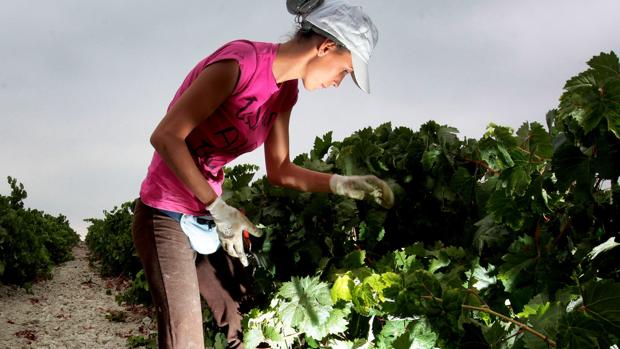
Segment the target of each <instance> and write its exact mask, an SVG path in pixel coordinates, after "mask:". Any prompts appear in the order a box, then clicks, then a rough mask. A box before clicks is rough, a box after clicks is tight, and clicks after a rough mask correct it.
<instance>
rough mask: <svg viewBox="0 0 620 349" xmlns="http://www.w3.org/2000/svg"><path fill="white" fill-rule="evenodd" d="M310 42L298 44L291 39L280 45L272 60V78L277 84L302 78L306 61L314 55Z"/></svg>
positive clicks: (313, 46)
mask: <svg viewBox="0 0 620 349" xmlns="http://www.w3.org/2000/svg"><path fill="white" fill-rule="evenodd" d="M314 48H315V45H314V42H313V41H312V40H308V41H305V42H300V41H299V40H295V39H291V40H289V41H287V42H285V43H282V44H280V46H279V48H278V52H276V58H275V59H274V60H273V66H272V68H271V69H272V71H273V76H274V77H275V79H276V82H277V83H278V84H280V83H282V82H284V81H288V80H294V79H299V78H301V77H302V76H304V74H305V71H306V65H307V63H308V61H309V60H310V59H311V58H312V57H313V56H314V55H315V54H316V52H314V51H313V50H314Z"/></svg>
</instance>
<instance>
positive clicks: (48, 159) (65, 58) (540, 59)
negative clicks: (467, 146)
mask: <svg viewBox="0 0 620 349" xmlns="http://www.w3.org/2000/svg"><path fill="white" fill-rule="evenodd" d="M0 1H1V8H2V10H1V11H0V66H1V68H0V106H1V113H0V176H1V177H2V178H0V193H2V194H3V195H7V194H8V193H9V186H8V183H7V182H6V180H5V178H6V176H9V175H10V176H13V177H16V178H17V179H18V180H19V181H20V182H22V183H23V184H24V185H25V187H26V190H27V191H28V199H27V200H26V206H28V207H32V208H37V209H41V210H44V211H46V212H49V213H51V214H59V213H62V214H64V215H65V216H67V217H68V218H69V220H70V223H71V225H72V227H73V228H74V229H76V230H77V231H78V232H79V233H80V234H84V233H85V232H86V227H87V223H85V222H83V219H85V218H89V217H103V210H111V209H112V208H113V207H114V206H115V205H119V204H121V203H122V202H125V201H128V200H132V199H134V198H136V197H137V196H138V192H139V187H140V183H141V181H142V179H143V178H144V176H145V174H146V169H147V166H148V164H149V162H150V159H151V156H152V151H153V149H152V148H151V146H150V144H149V141H148V139H149V136H150V134H151V132H152V130H153V129H154V127H155V126H156V124H157V123H158V122H159V120H160V119H161V118H162V117H163V115H164V113H165V110H166V107H167V106H168V103H169V102H170V100H171V98H172V96H173V95H174V93H175V92H176V90H177V88H178V87H179V85H180V83H181V82H182V81H183V79H184V78H185V76H186V74H187V73H188V72H189V70H190V69H191V68H192V67H193V66H194V65H195V64H196V63H197V62H198V61H199V60H201V59H202V58H204V57H205V56H207V55H209V54H210V53H211V52H212V51H213V50H215V49H216V48H218V47H219V46H221V45H222V44H223V43H225V42H227V41H230V40H234V39H240V38H245V39H250V40H256V41H269V42H284V41H286V40H287V38H288V36H289V35H291V34H292V33H293V17H292V16H291V15H289V14H288V13H287V12H286V7H285V1H284V0H263V1H256V0H252V1H250V0H246V1H237V0H210V1H207V0H200V1H199V0H193V1H174V2H173V1H153V0H149V1H146V0H140V1H137V0H122V1H120V0H106V1H83V0H56V1H31V0H20V1H8V0H0ZM327 1H329V0H327ZM352 2H354V3H358V4H361V5H362V6H363V7H364V9H365V10H366V12H367V13H368V14H369V15H370V16H371V18H372V19H373V21H374V22H375V24H376V25H377V27H378V28H379V43H378V45H377V47H376V49H375V51H374V54H373V57H372V59H371V62H370V77H371V89H372V94H371V95H366V94H364V93H363V92H362V91H361V90H359V89H357V88H356V87H355V86H354V84H353V82H352V81H351V80H350V78H347V81H345V82H343V84H341V86H340V88H338V89H333V88H331V89H328V90H323V91H315V92H308V91H305V90H304V89H303V86H302V85H301V84H300V99H299V101H298V103H297V105H296V106H295V108H294V110H293V114H292V119H291V130H290V134H291V136H290V143H291V154H292V155H293V156H294V155H296V154H299V153H301V152H307V151H309V150H310V148H311V146H312V142H313V140H314V137H315V136H317V135H322V134H324V133H325V132H327V131H330V130H333V131H334V137H335V139H342V138H343V137H345V136H347V135H349V134H351V133H352V132H354V131H356V130H358V129H360V128H363V127H366V126H373V127H374V126H378V125H379V124H381V123H384V122H387V121H391V122H392V124H393V125H394V126H407V127H411V128H413V129H417V128H418V127H419V125H421V124H422V123H424V122H426V121H428V120H431V119H432V120H435V121H437V122H439V123H441V124H448V125H450V126H454V127H456V128H458V129H459V130H460V132H461V136H466V137H475V138H479V137H480V136H481V135H482V134H483V133H484V131H485V128H486V125H487V124H488V123H489V122H495V123H498V124H502V125H507V126H511V127H514V128H517V127H518V126H519V125H521V124H522V123H523V122H524V121H539V122H543V124H544V117H545V113H546V112H547V111H548V110H549V109H551V108H553V107H555V106H556V105H557V102H558V97H559V96H560V94H561V92H562V87H563V85H564V82H565V81H566V80H567V79H568V78H570V77H571V76H573V75H575V74H576V73H578V72H581V71H583V70H584V69H585V68H586V65H585V62H586V61H587V60H588V59H589V58H590V57H592V56H593V55H595V54H598V53H599V52H601V51H605V52H609V51H611V50H613V51H615V52H616V53H619V51H620V1H618V0H591V1H586V0H550V1H543V0H521V1H514V0H512V1H497V0H477V1H456V0H454V1H433V0H427V1H413V0H399V1H395V0H394V1H392V0H389V1H386V0H383V1H379V0H357V1H355V0H352ZM241 162H252V163H256V164H258V165H259V166H261V167H263V165H264V155H263V150H262V147H261V148H259V149H257V150H255V151H254V152H252V153H250V154H246V155H244V156H242V157H241V158H239V159H238V160H237V161H235V162H234V163H241ZM262 173H264V172H262Z"/></svg>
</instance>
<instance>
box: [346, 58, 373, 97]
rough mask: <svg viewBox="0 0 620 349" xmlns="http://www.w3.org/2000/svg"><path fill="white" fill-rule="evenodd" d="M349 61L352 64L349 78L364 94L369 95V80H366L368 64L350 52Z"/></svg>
mask: <svg viewBox="0 0 620 349" xmlns="http://www.w3.org/2000/svg"><path fill="white" fill-rule="evenodd" d="M351 61H352V63H353V74H351V77H352V78H353V81H355V84H356V85H357V86H358V87H359V88H361V89H362V91H364V92H366V93H370V80H369V79H368V64H366V62H364V60H363V59H362V58H361V57H360V56H358V55H357V54H355V53H354V52H351Z"/></svg>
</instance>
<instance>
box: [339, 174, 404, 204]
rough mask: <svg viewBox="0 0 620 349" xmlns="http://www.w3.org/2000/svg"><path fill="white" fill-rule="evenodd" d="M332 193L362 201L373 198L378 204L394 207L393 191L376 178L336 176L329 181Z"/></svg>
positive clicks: (370, 176)
mask: <svg viewBox="0 0 620 349" xmlns="http://www.w3.org/2000/svg"><path fill="white" fill-rule="evenodd" d="M329 188H330V189H331V191H332V193H334V194H338V195H344V196H348V197H350V198H352V199H356V200H362V199H365V198H368V197H372V198H373V199H374V200H375V202H376V203H378V204H379V205H381V206H383V207H385V208H391V207H392V206H393V205H394V193H392V189H390V187H389V186H388V185H387V183H385V182H384V181H382V180H381V179H379V178H377V177H376V176H372V175H368V176H341V175H337V174H334V175H333V176H331V178H330V179H329Z"/></svg>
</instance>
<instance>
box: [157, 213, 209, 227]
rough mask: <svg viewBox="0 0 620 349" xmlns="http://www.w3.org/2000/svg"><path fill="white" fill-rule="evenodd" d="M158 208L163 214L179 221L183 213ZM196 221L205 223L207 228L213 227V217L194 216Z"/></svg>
mask: <svg viewBox="0 0 620 349" xmlns="http://www.w3.org/2000/svg"><path fill="white" fill-rule="evenodd" d="M158 210H159V211H160V212H162V213H163V214H165V215H166V216H168V217H170V218H172V219H174V220H175V221H177V222H180V221H181V217H183V214H182V213H181V212H175V211H168V210H164V209H161V208H158ZM196 221H197V222H198V223H200V224H206V225H207V226H208V227H209V228H213V227H215V222H213V219H208V218H203V217H196Z"/></svg>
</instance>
